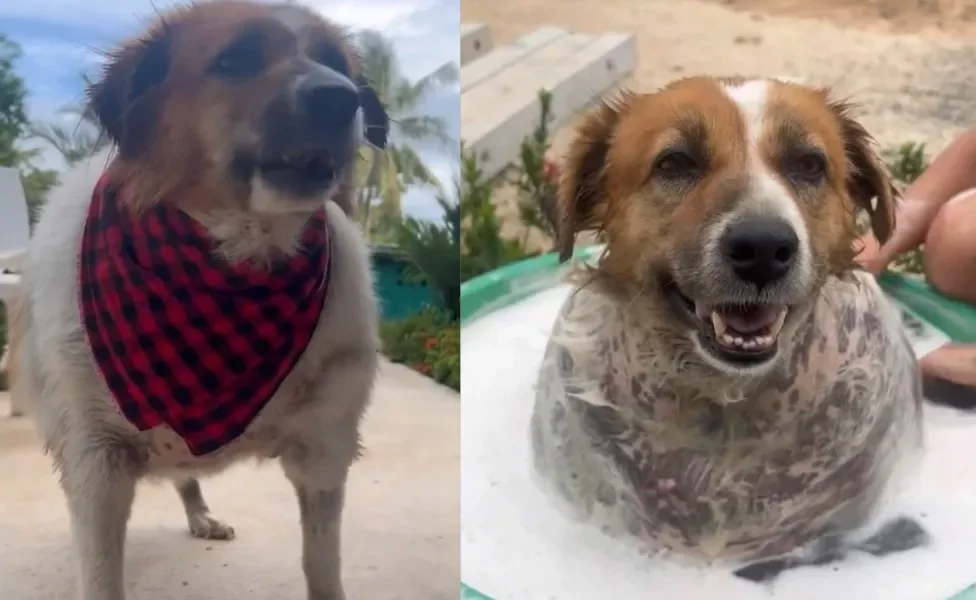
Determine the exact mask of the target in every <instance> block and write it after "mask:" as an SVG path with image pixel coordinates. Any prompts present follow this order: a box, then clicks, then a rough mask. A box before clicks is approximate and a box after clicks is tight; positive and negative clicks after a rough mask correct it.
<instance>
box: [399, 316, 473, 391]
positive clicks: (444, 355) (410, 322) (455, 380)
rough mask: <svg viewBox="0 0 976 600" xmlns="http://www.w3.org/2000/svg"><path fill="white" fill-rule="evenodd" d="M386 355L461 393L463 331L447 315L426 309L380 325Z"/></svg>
mask: <svg viewBox="0 0 976 600" xmlns="http://www.w3.org/2000/svg"><path fill="white" fill-rule="evenodd" d="M380 336H381V338H382V340H383V352H384V353H385V354H386V355H387V356H388V357H389V358H390V360H392V361H393V362H397V363H403V364H405V365H407V366H409V367H412V368H413V369H415V370H416V371H419V372H420V373H423V374H424V375H427V376H428V377H430V378H432V379H434V380H436V381H439V382H440V383H442V384H444V385H446V386H448V387H450V388H453V389H455V390H458V391H460V389H461V328H460V324H459V323H458V322H457V321H452V320H451V319H449V318H448V317H447V316H446V315H445V314H444V313H442V312H440V311H437V310H434V309H427V310H424V311H422V312H420V313H417V314H415V315H412V316H410V317H407V318H405V319H398V320H393V321H386V322H384V323H383V324H382V325H380Z"/></svg>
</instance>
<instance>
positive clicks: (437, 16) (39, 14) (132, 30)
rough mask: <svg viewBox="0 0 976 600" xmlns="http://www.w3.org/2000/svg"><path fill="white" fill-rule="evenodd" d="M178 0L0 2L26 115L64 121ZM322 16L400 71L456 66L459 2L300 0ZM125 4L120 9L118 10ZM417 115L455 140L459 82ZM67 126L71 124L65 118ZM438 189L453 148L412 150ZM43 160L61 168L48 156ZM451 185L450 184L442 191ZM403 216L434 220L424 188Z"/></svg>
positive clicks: (416, 73)
mask: <svg viewBox="0 0 976 600" xmlns="http://www.w3.org/2000/svg"><path fill="white" fill-rule="evenodd" d="M182 3H184V2H181V1H180V0H151V1H150V0H23V1H17V0H13V1H3V2H0V32H2V33H3V34H5V35H7V36H8V37H10V38H12V39H13V40H14V41H16V42H17V43H18V44H20V46H21V48H22V49H23V53H24V54H23V57H22V58H21V60H20V62H19V63H18V65H17V70H18V72H19V73H20V75H22V76H23V77H24V79H25V81H26V82H27V87H28V91H29V94H30V96H29V100H28V108H29V111H30V115H31V118H33V119H35V120H42V121H58V120H64V119H65V118H66V117H64V116H62V115H60V114H59V109H61V108H63V107H64V106H66V105H72V104H78V103H79V102H80V101H81V99H82V88H81V85H82V84H81V77H80V74H81V73H82V72H90V73H93V72H95V70H96V69H97V68H98V66H99V64H100V60H101V57H100V56H99V54H98V52H97V51H96V50H103V49H107V48H111V47H112V46H113V45H114V44H116V43H118V42H119V41H121V40H123V39H125V38H127V37H130V36H132V35H134V34H136V33H138V31H139V30H140V29H141V28H142V26H143V25H144V24H145V23H146V21H147V19H149V18H151V17H152V15H153V14H154V12H155V10H163V9H165V8H166V7H167V6H170V5H174V4H182ZM302 3H303V4H305V5H308V6H312V7H315V8H317V9H319V10H320V11H321V13H322V14H323V15H325V16H326V17H329V18H331V19H333V20H335V21H337V22H339V23H342V24H344V25H347V26H349V27H352V28H354V29H360V28H370V29H377V30H379V31H382V32H383V33H385V34H386V35H387V36H388V37H389V38H390V39H391V40H392V41H393V44H394V46H395V47H396V50H397V54H398V56H399V59H400V63H401V66H402V69H403V71H404V73H405V75H406V76H407V77H409V78H411V79H416V78H419V77H422V76H424V75H426V74H428V73H430V72H433V71H434V70H435V69H437V68H438V67H440V66H441V65H443V64H445V63H447V62H453V63H455V64H459V63H460V56H459V45H458V40H459V38H460V19H461V14H460V3H459V2H458V1H457V0H304V1H303V2H302ZM123 7H124V8H123ZM418 112H419V113H421V114H427V115H436V116H440V117H442V118H444V119H445V120H446V121H447V123H448V126H449V131H450V134H451V136H452V137H453V138H454V139H459V138H460V128H461V110H460V87H459V86H454V87H453V88H452V89H444V90H441V91H440V92H438V93H436V94H432V95H431V96H430V97H429V98H427V99H426V101H425V102H424V104H423V105H422V106H421V107H419V108H418ZM68 123H69V124H70V125H73V124H74V121H73V120H69V121H68ZM418 149H419V150H420V152H421V154H422V156H423V157H424V159H425V160H426V161H427V163H428V164H429V165H430V166H431V167H432V168H433V169H434V170H435V172H436V173H437V174H438V176H439V177H440V179H441V180H442V181H443V183H444V184H445V186H450V184H451V180H452V178H453V176H454V175H455V174H456V173H457V171H458V158H457V152H456V150H455V151H453V152H452V151H450V150H448V149H444V148H440V147H436V146H432V147H420V148H418ZM45 162H47V163H48V164H50V165H52V166H55V167H60V166H61V165H60V162H59V161H58V160H57V158H56V155H55V153H53V152H50V153H48V154H47V155H46V158H45ZM448 189H450V188H448ZM403 205H404V210H405V212H407V213H408V214H411V215H413V216H417V217H422V218H434V219H437V218H439V217H440V209H439V208H438V206H437V205H436V203H435V202H434V201H433V199H432V194H431V192H429V191H425V190H411V191H409V192H408V193H407V195H406V197H405V198H404V200H403Z"/></svg>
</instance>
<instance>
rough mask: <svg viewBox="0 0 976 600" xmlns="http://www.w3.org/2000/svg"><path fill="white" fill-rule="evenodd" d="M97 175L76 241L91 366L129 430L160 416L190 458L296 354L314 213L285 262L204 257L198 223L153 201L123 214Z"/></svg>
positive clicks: (228, 428)
mask: <svg viewBox="0 0 976 600" xmlns="http://www.w3.org/2000/svg"><path fill="white" fill-rule="evenodd" d="M118 194H119V191H118V190H117V189H116V187H115V186H114V185H113V184H112V183H111V182H110V181H108V178H107V177H106V176H103V177H102V180H101V181H99V183H98V185H97V186H96V189H95V193H94V196H93V198H92V203H91V208H90V210H89V212H88V221H87V223H86V225H85V232H84V236H83V237H82V244H81V263H80V269H79V284H80V285H79V301H80V303H81V314H82V316H83V318H84V323H85V333H86V334H87V337H88V342H89V344H90V346H91V350H92V354H93V356H94V358H95V362H96V363H97V365H98V369H99V370H100V371H101V374H102V376H103V377H104V378H105V382H106V384H107V385H108V388H109V390H110V391H111V392H112V394H113V395H114V397H115V400H116V401H117V402H118V405H119V408H120V409H121V411H122V413H123V414H124V415H125V416H126V418H128V420H129V421H131V422H132V424H133V425H135V426H136V427H138V428H139V429H140V430H142V431H145V430H149V429H153V428H155V427H159V426H160V425H162V424H164V423H165V424H166V425H169V426H170V427H171V428H172V429H173V430H174V431H176V433H178V434H179V435H180V436H181V437H182V438H183V440H184V441H185V442H186V444H187V446H188V447H189V449H190V452H192V453H193V455H194V456H202V455H204V454H208V453H211V452H214V451H216V450H218V449H220V448H221V447H223V446H225V445H227V444H228V443H230V442H231V441H233V440H234V439H236V438H237V437H238V436H240V435H241V434H242V433H244V431H245V429H246V428H247V426H248V425H249V424H250V423H251V421H252V420H253V419H254V418H255V417H256V416H257V415H258V413H259V412H260V411H261V409H262V408H264V406H265V405H266V404H267V403H268V401H269V400H270V399H271V397H272V396H273V395H274V393H275V391H276V390H277V389H278V387H279V386H280V385H281V382H282V381H283V380H284V379H285V377H286V376H287V375H288V373H289V372H291V369H292V368H293V367H294V366H295V363H296V362H297V361H298V359H299V358H300V357H301V355H302V353H303V352H304V351H305V348H306V346H307V345H308V342H309V340H310V339H311V337H312V333H313V331H314V330H315V326H316V324H317V323H318V320H319V315H320V314H321V311H322V307H323V305H324V303H325V297H326V293H327V290H328V279H329V271H330V261H329V255H330V252H329V247H330V244H329V236H328V228H327V227H326V222H325V211H324V210H322V211H321V212H320V213H318V214H316V215H315V217H314V218H313V219H312V220H311V221H310V222H309V226H308V227H307V229H306V231H305V233H304V239H303V245H302V247H303V251H302V252H301V253H299V255H298V256H296V257H295V258H294V259H293V260H290V261H288V262H286V263H282V264H280V265H277V266H275V267H274V268H273V269H271V270H270V271H269V270H266V269H260V268H258V267H256V266H252V265H250V264H247V263H244V264H238V265H229V264H227V263H226V262H223V261H221V260H220V259H219V258H217V257H216V256H215V255H214V252H213V247H212V241H211V239H210V237H209V236H208V234H207V232H206V231H205V230H204V228H203V227H202V226H201V225H200V224H199V223H197V222H196V221H195V220H194V219H192V218H191V217H190V216H189V215H187V214H186V213H184V212H182V211H180V210H179V209H176V208H173V207H171V206H166V205H164V204H159V205H156V206H154V207H153V208H151V209H149V210H148V211H147V212H144V213H140V214H139V216H138V217H136V216H133V215H131V214H130V213H129V212H128V211H127V210H126V209H125V207H124V205H122V204H121V203H120V202H119V201H118Z"/></svg>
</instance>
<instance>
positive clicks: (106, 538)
mask: <svg viewBox="0 0 976 600" xmlns="http://www.w3.org/2000/svg"><path fill="white" fill-rule="evenodd" d="M65 455H66V456H65V461H64V463H63V465H62V474H63V476H62V480H61V486H62V488H63V489H64V493H65V496H66V497H67V500H68V511H69V513H70V518H71V527H72V530H73V533H74V541H75V548H76V551H77V552H78V560H79V567H80V572H79V589H78V595H79V598H80V599H81V600H125V574H124V566H123V563H124V549H125V534H126V525H127V524H128V521H129V514H130V513H131V510H132V501H133V499H134V497H135V488H136V471H137V468H136V466H135V465H133V464H132V463H133V459H132V453H131V452H130V451H128V450H127V449H126V448H124V447H122V445H120V444H114V443H106V442H105V441H104V440H93V441H92V442H90V443H89V444H83V445H80V447H78V448H77V449H76V451H74V452H72V453H71V455H70V456H67V452H65Z"/></svg>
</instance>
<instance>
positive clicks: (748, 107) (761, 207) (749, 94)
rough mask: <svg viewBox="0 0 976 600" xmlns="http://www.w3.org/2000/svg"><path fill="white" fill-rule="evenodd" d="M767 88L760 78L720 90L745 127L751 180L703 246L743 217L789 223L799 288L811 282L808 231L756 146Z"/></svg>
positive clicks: (711, 245)
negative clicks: (745, 193) (735, 206)
mask: <svg viewBox="0 0 976 600" xmlns="http://www.w3.org/2000/svg"><path fill="white" fill-rule="evenodd" d="M771 89H772V85H771V82H769V81H767V80H762V79H757V80H752V81H747V82H745V83H742V84H740V85H726V86H725V87H724V90H725V93H726V95H727V96H728V97H729V98H730V99H731V100H732V101H733V102H734V103H735V105H736V106H737V107H738V109H739V113H740V115H741V118H742V121H743V123H744V124H745V140H744V141H745V144H746V147H747V148H748V152H749V154H748V158H747V160H748V161H749V165H748V168H749V171H750V174H751V179H752V193H751V194H750V195H749V196H748V199H747V200H746V201H745V202H742V204H741V205H740V206H739V208H738V210H736V211H735V212H732V213H729V214H728V215H727V216H726V217H725V218H724V219H722V220H721V221H719V222H718V223H717V224H716V225H715V226H714V227H713V228H712V229H711V231H710V233H709V235H708V239H707V241H706V247H707V248H710V249H712V248H716V247H717V244H718V240H719V239H720V238H721V236H722V234H723V233H724V232H725V229H726V228H727V227H728V225H729V223H731V222H733V221H735V220H737V219H738V218H739V217H741V216H743V215H745V214H749V215H765V216H774V217H779V218H781V219H783V220H784V221H786V222H787V223H789V224H790V226H791V227H792V228H793V230H794V231H795V232H796V236H797V238H799V240H800V243H799V256H798V257H797V261H796V268H797V273H796V275H795V277H796V281H797V283H798V284H799V285H801V286H804V287H806V286H809V285H810V284H811V283H812V278H813V252H812V249H811V248H810V232H809V231H807V227H806V224H805V223H804V221H803V215H802V214H801V213H800V209H799V207H798V206H797V205H796V198H794V197H793V194H792V192H790V190H789V188H787V187H786V186H785V185H783V183H782V181H780V179H779V177H778V176H777V175H776V174H775V172H774V170H773V169H772V168H770V166H769V165H767V164H766V162H765V161H764V160H763V157H762V156H761V154H760V148H759V143H760V140H761V139H762V138H763V135H764V133H765V130H764V126H765V122H766V112H767V110H768V107H769V94H770V91H771ZM714 255H716V253H715V252H714V251H710V252H709V256H714Z"/></svg>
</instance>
